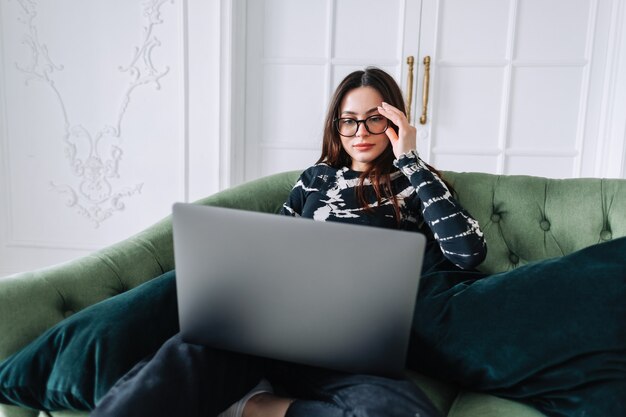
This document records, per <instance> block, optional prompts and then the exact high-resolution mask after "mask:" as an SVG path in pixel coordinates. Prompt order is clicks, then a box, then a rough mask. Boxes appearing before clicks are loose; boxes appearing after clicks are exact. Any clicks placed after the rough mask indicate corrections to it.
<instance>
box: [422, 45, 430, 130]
mask: <svg viewBox="0 0 626 417" xmlns="http://www.w3.org/2000/svg"><path fill="white" fill-rule="evenodd" d="M429 88H430V56H426V57H424V91H423V96H422V117H420V123H421V124H423V125H425V124H426V113H427V112H428V89H429Z"/></svg>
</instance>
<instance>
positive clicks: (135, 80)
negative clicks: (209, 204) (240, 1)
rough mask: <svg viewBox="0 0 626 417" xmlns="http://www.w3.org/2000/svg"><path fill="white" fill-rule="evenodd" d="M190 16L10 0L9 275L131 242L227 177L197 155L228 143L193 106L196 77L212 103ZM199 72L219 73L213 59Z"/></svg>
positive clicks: (1, 251)
mask: <svg viewBox="0 0 626 417" xmlns="http://www.w3.org/2000/svg"><path fill="white" fill-rule="evenodd" d="M187 7H188V3H187V1H186V0H174V1H169V0H153V1H148V2H139V1H133V2H128V1H126V0H114V1H107V2H104V1H97V0H89V1H76V0H62V1H59V2H54V3H49V2H31V1H26V0H10V1H9V0H0V27H1V29H0V30H1V31H2V33H1V34H0V36H1V38H2V49H1V50H0V56H1V60H0V64H1V65H2V66H1V68H0V70H1V73H2V78H1V79H0V83H1V84H2V85H1V86H0V92H1V93H2V110H3V114H2V119H3V120H2V122H3V123H2V126H3V129H2V131H1V132H0V143H1V144H2V146H1V147H0V150H1V152H2V154H1V155H0V164H1V165H2V166H1V167H0V169H1V172H2V174H3V175H2V178H1V179H0V181H2V189H4V190H6V192H4V193H3V198H2V199H1V200H0V214H1V215H2V217H0V226H1V228H2V233H0V275H4V274H7V273H10V272H17V271H23V270H27V269H34V268H38V267H42V266H46V265H50V264H54V263H58V262H62V261H65V260H69V259H72V258H75V257H78V256H82V255H84V254H86V253H88V252H91V251H93V250H95V249H98V248H101V247H103V246H107V245H109V244H112V243H114V242H116V241H119V240H122V239H125V238H127V237H128V236H130V235H132V234H134V233H136V232H138V231H140V230H143V229H144V228H146V227H148V226H150V225H152V224H153V223H155V222H156V221H158V220H160V219H161V218H163V217H165V216H167V215H169V213H170V212H171V206H172V203H173V202H175V201H185V200H189V198H190V190H191V188H192V187H191V186H190V184H194V186H193V191H194V193H195V194H194V197H199V196H200V193H202V196H203V195H207V194H209V193H211V192H214V191H217V186H216V184H218V183H219V180H218V179H217V178H216V179H215V180H213V179H210V178H209V177H210V176H211V175H210V174H211V171H215V172H219V167H217V166H216V165H212V164H211V162H212V161H210V160H207V159H204V160H202V159H195V158H192V157H190V154H189V152H190V149H192V150H204V149H206V146H203V145H201V143H202V142H204V144H209V143H213V144H217V143H218V140H217V138H219V120H220V117H219V114H215V112H211V111H210V109H209V108H208V106H207V105H206V102H205V101H201V100H197V101H194V99H190V97H189V96H188V95H187V89H188V88H189V87H190V80H191V86H192V87H197V90H198V91H202V92H204V93H205V94H206V93H207V88H206V87H204V88H203V86H202V84H205V85H206V83H205V80H204V79H200V78H199V77H198V76H197V74H196V73H194V75H193V77H191V78H190V77H189V72H188V69H187V66H186V65H187V60H188V50H189V49H188V48H189V44H188V42H187V35H186V33H187V31H188V30H189V27H188V26H187V24H188V19H187V17H188V10H187ZM193 8H194V12H197V11H198V9H200V7H198V6H197V4H195V1H194V5H193ZM216 10H217V11H218V12H219V6H214V7H213V8H212V9H210V10H208V9H206V8H205V9H204V13H205V14H204V16H205V17H207V16H213V15H215V13H213V12H214V11H216ZM207 12H208V13H207ZM217 15H218V16H219V13H217ZM206 23H207V21H206V19H205V20H204V22H202V24H203V25H206ZM112 28H114V30H113V29H112ZM218 32H219V26H218ZM197 37H198V38H202V39H203V40H206V37H204V38H203V37H202V36H201V35H199V36H197ZM194 46H195V44H194ZM210 46H211V45H210V44H209V45H208V47H209V48H210ZM203 47H204V48H207V43H206V42H204V46H203ZM213 51H214V54H213V55H212V56H211V57H210V58H211V59H212V60H213V61H214V62H215V61H216V60H215V56H219V50H215V48H214V49H213ZM194 62H195V63H196V64H197V65H198V67H201V66H203V68H204V71H205V72H208V71H207V70H211V68H209V67H208V66H207V60H206V59H205V60H204V61H202V60H201V59H198V58H195V59H194ZM216 65H217V68H219V61H217V64H216ZM218 75H219V74H218ZM204 77H206V75H204ZM217 85H218V87H219V78H218V79H217ZM209 90H210V88H209ZM208 92H209V93H211V91H208ZM213 94H215V91H213ZM209 95H210V94H209ZM190 104H192V105H194V106H195V105H196V104H198V107H203V108H202V109H199V108H197V107H194V109H195V110H194V112H193V117H194V119H193V120H192V122H193V123H194V125H193V126H194V131H193V136H190V134H189V133H190V131H189V122H190V116H189V115H190V112H189V107H190ZM216 108H218V109H219V105H216ZM199 113H201V114H202V117H203V120H204V123H205V125H204V131H200V129H197V128H196V127H197V126H198V123H197V119H196V118H195V117H196V115H197V114H199ZM214 132H215V133H214ZM214 138H215V139H214ZM213 148H214V149H215V148H216V147H215V146H213ZM200 154H202V155H203V156H205V157H206V155H207V153H206V152H204V153H200ZM215 161H218V158H215ZM201 164H204V167H202V168H200V167H199V166H200V165H201ZM192 166H193V168H194V169H193V171H192V169H191V167H192ZM207 166H210V167H211V168H210V169H207V168H206V167H207ZM191 174H193V175H194V176H193V177H192V176H191ZM202 177H204V179H203V178H202ZM215 177H217V175H215ZM195 178H198V180H196V179H195ZM201 181H202V182H203V183H204V184H203V186H197V185H195V184H198V183H199V182H201Z"/></svg>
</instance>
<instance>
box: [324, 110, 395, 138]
mask: <svg viewBox="0 0 626 417" xmlns="http://www.w3.org/2000/svg"><path fill="white" fill-rule="evenodd" d="M372 117H382V118H383V119H385V120H386V121H387V126H385V129H384V130H383V131H382V132H378V133H374V132H372V131H371V130H370V129H369V127H367V121H368V120H369V119H371V118H372ZM346 119H348V120H354V121H355V122H356V130H355V131H354V134H353V135H350V136H348V135H344V134H342V133H341V132H340V131H339V121H340V120H346ZM361 123H363V126H365V130H367V131H368V133H369V134H370V135H382V134H383V133H385V132H386V131H387V129H389V119H387V118H386V117H385V116H383V115H381V114H373V115H371V116H369V117H366V118H365V119H361V120H359V119H353V118H352V117H337V118H335V119H333V124H334V125H335V130H336V131H337V133H339V136H343V137H344V138H353V137H355V136H356V134H357V133H359V128H360V124H361Z"/></svg>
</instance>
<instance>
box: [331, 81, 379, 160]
mask: <svg viewBox="0 0 626 417" xmlns="http://www.w3.org/2000/svg"><path fill="white" fill-rule="evenodd" d="M382 102H383V97H382V96H381V95H380V93H379V92H378V91H377V90H376V89H374V88H372V87H358V88H355V89H354V90H350V91H348V93H347V94H346V95H345V96H344V97H343V100H342V101H341V105H340V106H339V118H340V119H353V120H365V119H367V118H368V117H372V116H377V115H378V116H380V119H378V118H377V117H373V118H372V119H370V122H368V126H370V130H372V131H374V132H375V133H376V132H378V131H380V130H382V128H378V126H383V125H384V126H386V125H387V119H386V118H385V117H384V116H382V115H380V113H378V106H380V105H381V104H382ZM339 123H345V124H346V125H348V126H349V125H354V122H352V121H351V120H344V121H343V122H342V121H340V122H339ZM389 129H391V127H389ZM339 137H340V138H341V144H342V146H343V149H344V150H345V151H346V152H347V153H348V155H350V158H352V166H351V167H350V168H351V169H353V170H355V171H365V170H366V169H367V168H368V167H369V166H370V164H371V163H372V161H374V160H375V159H376V158H378V156H380V154H382V153H383V151H384V150H385V149H386V148H387V146H388V145H389V139H388V137H387V135H386V134H385V132H384V131H383V132H381V133H378V134H373V133H370V132H369V131H368V130H367V129H366V128H365V123H359V124H358V130H357V131H356V135H354V136H352V137H346V136H341V135H340V136H339Z"/></svg>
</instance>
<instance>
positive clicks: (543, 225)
mask: <svg viewBox="0 0 626 417" xmlns="http://www.w3.org/2000/svg"><path fill="white" fill-rule="evenodd" d="M539 226H540V227H541V230H543V231H544V232H547V231H548V230H550V222H549V221H547V220H542V221H541V223H539Z"/></svg>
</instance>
